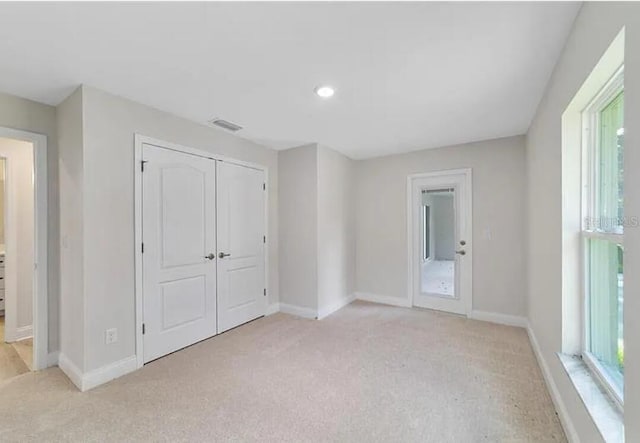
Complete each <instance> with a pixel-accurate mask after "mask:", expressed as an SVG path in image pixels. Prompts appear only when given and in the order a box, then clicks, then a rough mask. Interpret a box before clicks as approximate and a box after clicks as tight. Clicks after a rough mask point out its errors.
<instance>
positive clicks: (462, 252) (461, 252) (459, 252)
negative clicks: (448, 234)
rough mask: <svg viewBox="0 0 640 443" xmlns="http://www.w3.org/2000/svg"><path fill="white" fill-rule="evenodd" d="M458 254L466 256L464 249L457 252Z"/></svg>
mask: <svg viewBox="0 0 640 443" xmlns="http://www.w3.org/2000/svg"><path fill="white" fill-rule="evenodd" d="M456 254H460V255H464V254H466V252H465V250H464V249H460V250H459V251H456Z"/></svg>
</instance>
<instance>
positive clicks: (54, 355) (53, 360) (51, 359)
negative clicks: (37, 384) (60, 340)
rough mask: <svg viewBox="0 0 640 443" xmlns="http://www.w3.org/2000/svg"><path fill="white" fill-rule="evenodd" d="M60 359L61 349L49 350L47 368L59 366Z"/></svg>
mask: <svg viewBox="0 0 640 443" xmlns="http://www.w3.org/2000/svg"><path fill="white" fill-rule="evenodd" d="M59 360H60V351H53V352H49V354H48V355H47V368H50V367H52V366H58V361H59Z"/></svg>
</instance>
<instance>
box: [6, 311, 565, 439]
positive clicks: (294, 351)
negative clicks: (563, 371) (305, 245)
mask: <svg viewBox="0 0 640 443" xmlns="http://www.w3.org/2000/svg"><path fill="white" fill-rule="evenodd" d="M0 440H1V441H44V440H46V441H291V442H305V441H349V442H354V441H367V442H371V441H387V442H388V441H393V442H401V441H421V442H487V441H488V442H515V441H517V442H521V441H531V442H543V441H565V437H564V434H563V432H562V429H561V427H560V424H559V421H558V419H557V417H556V414H555V412H554V409H553V406H552V403H551V400H550V398H549V395H548V393H547V391H546V389H545V385H544V382H543V380H542V377H541V374H540V370H539V368H538V366H537V364H536V361H535V357H534V355H533V353H532V350H531V347H530V345H529V341H528V339H527V334H526V332H525V331H524V330H523V329H518V328H512V327H506V326H498V325H493V324H490V323H483V322H479V321H473V320H466V319H462V318H459V317H455V316H449V315H446V314H439V313H434V312H429V311H423V310H417V309H413V310H412V309H404V308H394V307H387V306H382V305H374V304H368V303H362V302H356V303H353V304H351V305H349V306H347V307H346V308H344V309H342V310H340V311H339V312H337V313H335V314H334V315H332V316H330V317H328V318H326V319H324V320H321V321H313V320H305V319H300V318H296V317H291V316H288V315H285V314H275V315H273V316H270V317H267V318H264V319H259V320H256V321H254V322H252V323H250V324H248V325H245V326H242V327H239V328H237V329H235V330H232V331H229V332H228V333H225V334H222V335H221V336H218V337H215V338H213V339H210V340H207V341H204V342H202V343H199V344H197V345H195V346H192V347H190V348H187V349H185V350H183V351H180V352H177V353H174V354H172V355H169V356H167V357H165V358H163V359H160V360H157V361H155V362H153V363H151V364H148V365H146V366H145V367H144V368H143V369H142V370H140V371H137V372H135V373H132V374H130V375H128V376H125V377H122V378H120V379H118V380H115V381H113V382H111V383H109V384H107V385H104V386H101V387H99V388H96V389H94V390H92V391H89V392H85V393H80V392H78V391H77V390H76V389H75V388H74V387H73V386H72V385H71V383H70V382H69V381H68V380H67V379H66V378H65V376H64V375H63V374H62V373H61V372H60V370H59V369H57V368H52V369H48V370H46V371H41V372H35V373H34V372H31V373H28V374H24V375H21V376H19V377H17V378H14V379H12V380H10V381H7V382H4V384H3V385H1V386H0Z"/></svg>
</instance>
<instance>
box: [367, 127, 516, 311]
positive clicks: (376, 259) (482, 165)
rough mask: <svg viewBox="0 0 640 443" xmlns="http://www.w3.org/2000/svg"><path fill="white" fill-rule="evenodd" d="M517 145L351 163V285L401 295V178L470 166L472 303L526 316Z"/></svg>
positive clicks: (511, 141) (493, 143) (498, 143)
mask: <svg viewBox="0 0 640 443" xmlns="http://www.w3.org/2000/svg"><path fill="white" fill-rule="evenodd" d="M524 144H525V140H524V137H522V136H518V137H509V138H503V139H498V140H490V141H484V142H477V143H470V144H466V145H460V146H452V147H447V148H440V149H428V150H422V151H416V152H411V153H408V154H401V155H392V156H387V157H380V158H374V159H370V160H363V161H359V162H356V193H355V204H356V288H357V291H358V292H362V293H368V294H373V295H379V296H389V297H397V298H399V299H405V300H406V298H407V296H408V295H407V291H408V289H407V194H406V193H407V176H408V175H410V174H414V173H421V172H430V171H438V170H443V169H457V168H472V169H473V241H474V245H473V250H474V256H473V308H474V309H475V310H481V311H489V312H497V313H501V314H509V315H519V316H523V315H525V314H526V312H525V287H526V285H525V264H524V236H525V226H526V220H525V216H524V210H525V202H524V197H525V180H526V177H525V163H524V159H525V151H524ZM496 275H499V276H500V277H499V278H496Z"/></svg>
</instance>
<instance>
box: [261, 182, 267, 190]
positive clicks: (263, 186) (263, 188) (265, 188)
mask: <svg viewBox="0 0 640 443" xmlns="http://www.w3.org/2000/svg"><path fill="white" fill-rule="evenodd" d="M262 190H263V191H266V190H267V184H266V183H263V184H262Z"/></svg>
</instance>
